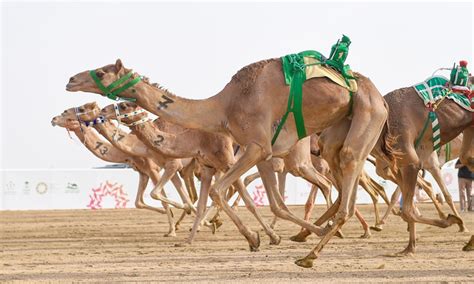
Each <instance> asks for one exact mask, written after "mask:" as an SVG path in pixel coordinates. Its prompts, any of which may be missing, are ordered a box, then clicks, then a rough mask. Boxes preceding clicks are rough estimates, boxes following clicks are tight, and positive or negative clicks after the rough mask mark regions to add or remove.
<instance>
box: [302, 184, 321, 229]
mask: <svg viewBox="0 0 474 284" xmlns="http://www.w3.org/2000/svg"><path fill="white" fill-rule="evenodd" d="M317 194H318V187H317V186H315V185H314V184H313V185H312V186H311V191H310V192H309V194H308V198H307V199H306V203H305V204H304V218H303V219H304V220H305V221H308V222H309V221H310V219H311V213H312V212H313V209H314V203H315V202H316V195H317ZM302 230H303V228H302Z"/></svg>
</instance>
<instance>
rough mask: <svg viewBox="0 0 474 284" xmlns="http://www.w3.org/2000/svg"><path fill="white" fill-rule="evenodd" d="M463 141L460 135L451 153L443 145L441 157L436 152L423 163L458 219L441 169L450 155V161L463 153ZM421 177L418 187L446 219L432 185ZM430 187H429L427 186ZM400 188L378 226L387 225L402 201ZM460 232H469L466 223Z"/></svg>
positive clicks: (452, 145) (455, 139)
mask: <svg viewBox="0 0 474 284" xmlns="http://www.w3.org/2000/svg"><path fill="white" fill-rule="evenodd" d="M462 140H463V136H462V134H460V135H458V136H457V137H456V138H454V139H453V140H452V141H451V142H449V145H450V146H449V149H450V150H449V153H448V151H447V150H446V147H447V145H443V146H442V147H441V148H440V150H439V156H438V153H437V152H436V151H434V152H433V153H431V155H430V157H429V158H428V159H427V160H426V162H425V163H423V169H426V170H427V171H428V172H430V173H431V175H432V176H433V178H434V179H435V181H436V183H437V184H438V186H439V188H440V189H441V192H442V193H443V196H444V199H445V200H446V202H447V203H448V205H449V207H450V208H451V210H452V211H453V213H454V215H455V216H456V217H459V218H461V216H460V215H459V213H458V211H457V210H456V206H454V202H453V199H452V197H451V194H450V193H449V192H448V188H447V186H446V184H445V183H444V180H443V178H442V176H441V167H442V166H443V165H444V164H445V163H446V162H448V161H447V160H446V159H447V158H448V155H449V160H451V159H455V158H458V157H459V155H460V153H461V145H462ZM420 182H421V180H420V177H419V178H418V180H417V185H418V186H421V188H422V189H423V190H425V191H426V192H427V194H428V196H429V197H430V199H431V200H432V201H433V204H434V205H435V207H436V209H437V210H438V214H439V216H440V218H442V219H446V214H445V213H444V212H443V211H442V209H441V205H440V204H439V201H438V200H437V198H435V195H434V192H433V189H432V187H431V185H430V184H429V183H428V182H426V181H425V182H424V183H423V182H421V183H420ZM427 185H428V186H427ZM400 193H401V191H400V187H397V189H396V191H395V192H394V193H393V196H392V198H391V202H390V205H389V207H388V209H387V211H386V212H385V214H384V216H383V218H382V219H381V220H380V222H379V223H378V224H385V223H386V220H387V219H388V216H389V215H390V214H389V213H390V210H391V209H392V208H393V207H394V206H395V204H396V202H397V201H398V200H399V199H400ZM459 231H460V232H467V231H468V229H467V228H466V226H465V224H464V222H462V223H461V224H459Z"/></svg>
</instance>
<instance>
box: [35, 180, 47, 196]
mask: <svg viewBox="0 0 474 284" xmlns="http://www.w3.org/2000/svg"><path fill="white" fill-rule="evenodd" d="M47 191H48V185H47V184H46V183H44V182H39V183H38V184H37V185H36V192H38V193H39V194H45V193H46V192H47Z"/></svg>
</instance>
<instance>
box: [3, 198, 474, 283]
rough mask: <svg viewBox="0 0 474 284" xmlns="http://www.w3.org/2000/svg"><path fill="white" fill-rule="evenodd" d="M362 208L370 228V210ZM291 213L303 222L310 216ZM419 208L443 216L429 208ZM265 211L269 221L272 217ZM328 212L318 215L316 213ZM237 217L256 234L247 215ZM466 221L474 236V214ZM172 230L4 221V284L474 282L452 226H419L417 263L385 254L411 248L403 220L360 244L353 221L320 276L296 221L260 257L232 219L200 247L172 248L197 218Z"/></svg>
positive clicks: (16, 216)
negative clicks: (307, 262) (307, 259)
mask: <svg viewBox="0 0 474 284" xmlns="http://www.w3.org/2000/svg"><path fill="white" fill-rule="evenodd" d="M359 208H361V209H362V212H363V214H364V215H365V216H366V217H367V219H368V221H369V223H370V224H372V223H373V214H372V207H369V206H367V205H364V206H359ZM382 208H384V209H385V207H382ZM291 209H292V210H293V211H294V212H296V213H297V214H298V215H299V216H302V212H303V211H302V207H292V208H291ZM420 209H421V211H422V213H423V214H424V215H425V216H433V217H434V216H437V215H435V212H434V210H433V206H432V205H431V204H423V205H421V206H420ZM444 209H445V211H446V212H447V211H448V208H446V206H445V207H444ZM259 210H260V212H262V214H263V216H264V218H266V219H267V220H268V221H270V218H271V216H272V215H271V212H270V211H269V209H268V208H260V209H259ZM322 210H323V207H321V206H318V207H317V208H316V210H315V212H316V213H317V214H321V213H322ZM239 215H240V216H242V217H243V218H244V220H245V221H246V222H247V223H248V224H251V227H252V228H253V229H254V230H255V229H257V228H258V227H257V223H256V221H255V220H254V219H253V218H250V217H251V216H250V215H249V214H248V213H247V211H246V210H245V208H242V207H241V208H239ZM463 218H464V220H465V221H466V222H467V226H468V228H469V229H470V230H471V231H474V213H464V214H463ZM165 222H166V218H165V216H164V215H159V214H155V213H153V212H150V211H145V210H137V209H124V210H97V211H89V210H64V211H63V210H58V211H3V212H0V226H1V228H0V243H1V246H0V281H5V280H7V281H9V280H20V281H26V280H29V281H32V280H33V281H94V280H96V281H97V280H101V281H104V280H107V281H138V282H142V281H159V282H163V281H173V282H180V281H193V282H195V281H204V282H211V281H215V280H221V281H223V280H226V281H231V282H254V281H259V282H263V281H266V282H288V281H292V282H293V281H297V280H298V281H299V282H301V281H304V282H309V281H312V282H314V281H315V280H317V281H336V282H343V281H346V282H356V281H382V282H388V281H396V282H401V281H474V252H463V251H461V248H462V246H463V244H464V243H465V242H466V241H467V240H468V239H469V236H470V234H471V233H457V229H458V228H457V227H454V226H453V227H450V228H447V229H440V228H435V227H430V226H425V225H417V229H418V234H419V243H418V247H417V254H416V255H415V256H414V257H405V258H395V257H389V256H386V255H388V254H391V253H394V252H396V251H400V250H401V249H403V248H404V247H405V245H406V242H407V239H408V234H407V232H406V225H405V223H403V221H402V220H401V219H400V218H399V217H397V216H392V217H391V218H390V219H389V224H388V225H386V226H385V230H384V231H382V232H380V233H373V235H372V238H371V239H359V238H358V237H359V235H361V234H362V229H361V226H360V224H359V223H357V220H356V218H352V219H351V220H349V223H348V224H346V226H345V227H344V229H343V231H344V233H345V235H346V238H345V239H333V240H332V241H331V242H330V243H329V245H328V246H326V247H325V249H324V250H323V253H322V255H321V258H320V259H318V260H317V261H315V266H314V268H311V269H303V268H300V267H298V266H296V265H295V264H293V262H294V261H295V259H296V258H298V257H302V256H304V255H306V254H307V253H308V252H309V250H310V248H311V247H313V246H314V245H315V244H316V238H315V237H314V236H312V237H311V239H310V240H309V241H308V242H307V243H294V242H291V241H290V240H289V237H290V236H291V235H292V234H293V233H294V232H296V231H297V230H298V227H297V226H295V225H293V224H290V223H288V222H279V223H278V224H277V228H276V231H277V233H278V234H280V235H281V236H282V237H283V241H282V243H281V244H280V245H278V246H270V245H268V238H267V236H266V235H265V234H264V233H263V232H260V236H261V239H262V245H261V247H260V251H259V252H255V253H252V252H249V251H248V246H247V243H246V241H245V239H244V238H243V237H242V236H240V234H239V233H238V232H237V230H236V228H235V227H234V225H233V224H232V223H231V222H230V220H229V219H227V218H225V224H224V225H223V226H222V227H221V228H220V229H219V231H218V233H217V234H216V235H212V234H211V232H210V231H209V229H207V228H204V229H203V230H202V231H201V232H200V234H199V235H198V237H197V241H196V242H195V244H194V245H193V246H192V247H174V244H175V243H178V242H182V241H183V240H184V239H185V237H186V236H187V233H188V231H187V230H188V228H189V227H190V224H191V218H189V217H188V218H186V222H184V223H183V226H182V227H181V230H180V231H178V237H176V238H165V237H163V234H164V233H165V232H166V231H167V226H166V223H165Z"/></svg>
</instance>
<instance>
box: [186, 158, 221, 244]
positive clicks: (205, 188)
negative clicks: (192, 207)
mask: <svg viewBox="0 0 474 284" xmlns="http://www.w3.org/2000/svg"><path fill="white" fill-rule="evenodd" d="M214 173H215V170H214V169H213V168H209V167H206V166H204V165H203V166H202V173H201V191H200V192H199V199H198V207H197V212H196V218H195V219H194V224H193V228H192V230H191V233H190V234H189V237H188V240H187V241H186V242H187V243H188V244H192V242H193V240H194V238H195V236H196V233H197V230H198V227H199V225H200V223H201V220H202V218H203V216H204V212H205V210H206V207H207V198H208V196H209V188H210V186H211V181H212V176H213V175H214Z"/></svg>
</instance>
